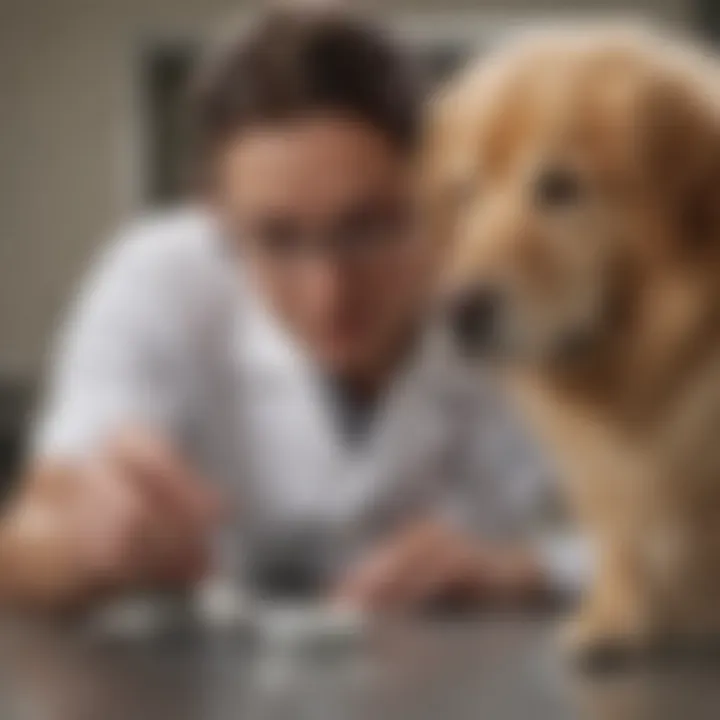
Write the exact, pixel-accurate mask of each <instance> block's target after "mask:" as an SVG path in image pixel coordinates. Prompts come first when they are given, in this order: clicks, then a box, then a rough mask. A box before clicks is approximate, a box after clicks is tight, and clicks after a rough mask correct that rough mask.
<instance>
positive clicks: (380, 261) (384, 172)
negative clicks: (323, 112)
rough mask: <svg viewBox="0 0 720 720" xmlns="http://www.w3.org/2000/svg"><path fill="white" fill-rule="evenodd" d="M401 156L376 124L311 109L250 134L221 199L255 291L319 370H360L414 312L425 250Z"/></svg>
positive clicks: (229, 164)
mask: <svg viewBox="0 0 720 720" xmlns="http://www.w3.org/2000/svg"><path fill="white" fill-rule="evenodd" d="M409 171H410V167H409V162H408V159H407V157H406V156H405V155H404V154H403V153H402V152H400V151H398V150H397V149H396V148H394V147H393V146H392V145H391V143H390V142H389V141H388V140H387V139H386V138H385V136H384V135H383V134H382V133H380V132H378V131H377V130H375V129H374V128H372V127H370V126H368V125H366V124H363V123H360V122H354V121H351V120H348V119H343V118H334V117H326V116H319V117H313V118H308V119H304V120H296V121H289V122H287V123H278V124H276V125H271V126H266V127H258V128H256V129H250V130H247V131H245V132H244V133H242V134H240V135H239V136H238V137H237V139H235V140H234V141H233V142H232V143H230V144H229V146H228V147H227V149H226V151H225V152H224V154H223V158H222V159H221V167H220V180H219V184H218V188H219V189H218V202H219V207H220V212H221V215H222V217H223V219H224V221H225V223H226V225H227V226H228V227H229V228H230V229H231V232H232V235H233V237H234V240H235V243H236V248H237V249H238V251H239V252H240V253H241V254H242V256H243V262H244V263H245V266H246V267H247V268H248V269H249V271H250V276H251V278H252V280H253V281H254V282H255V283H256V285H257V287H258V289H259V291H260V293H261V296H262V297H263V299H264V300H265V301H266V302H267V304H268V305H269V306H270V308H271V309H272V310H273V312H274V313H275V314H276V316H277V317H278V318H279V319H280V321H281V322H282V323H283V325H284V326H285V327H286V328H287V329H288V330H289V331H290V332H291V333H292V335H293V336H294V337H295V338H296V339H298V340H299V341H300V342H301V343H302V344H303V345H304V346H305V347H306V349H308V350H309V352H310V354H311V355H312V356H313V357H314V359H315V360H317V361H318V362H319V363H320V364H321V365H322V366H323V367H324V368H325V369H326V370H327V371H329V372H332V373H337V374H341V375H352V374H355V373H365V372H368V371H372V369H373V368H374V367H375V366H376V365H379V364H382V363H383V362H386V361H387V359H388V354H389V353H392V352H394V348H395V347H396V346H397V345H398V343H399V342H400V341H401V339H402V337H403V335H404V334H405V333H406V332H407V330H408V329H409V328H410V327H411V325H412V323H413V322H414V320H415V318H416V317H417V315H418V310H419V309H420V306H421V303H422V299H423V295H424V290H425V277H426V274H427V273H426V271H427V268H428V264H429V263H428V259H429V258H428V257H427V253H426V252H425V250H424V248H423V247H422V245H421V243H420V241H419V238H418V237H416V236H415V233H414V232H413V227H412V224H413V223H412V217H411V215H412V213H411V200H410V182H409V179H410V173H409Z"/></svg>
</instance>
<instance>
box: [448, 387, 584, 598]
mask: <svg viewBox="0 0 720 720" xmlns="http://www.w3.org/2000/svg"><path fill="white" fill-rule="evenodd" d="M460 422H461V425H462V430H461V432H460V433H459V437H461V438H462V440H461V442H462V444H463V445H464V447H463V448H462V449H461V451H460V453H459V457H461V458H462V464H463V467H462V468H461V469H459V471H460V472H459V474H460V476H461V479H460V480H459V482H460V484H461V486H462V487H463V488H464V491H462V492H460V493H458V498H460V499H461V507H460V508H458V515H459V516H460V518H461V521H462V522H464V523H467V524H468V525H469V526H470V527H471V528H473V529H474V530H476V531H477V532H478V533H479V534H480V535H484V534H486V533H488V534H491V535H493V536H495V537H500V538H505V539H506V540H508V541H509V542H514V543H516V542H524V543H527V544H528V545H530V546H531V547H533V548H534V549H535V551H536V553H537V557H538V559H539V562H540V563H541V565H542V566H543V568H544V570H545V573H546V575H547V577H548V578H549V579H550V583H551V585H552V586H553V587H554V589H556V590H557V591H558V592H559V593H561V594H563V595H575V594H577V593H579V592H581V591H582V589H583V588H584V587H585V586H586V585H587V583H588V582H589V579H590V576H591V574H592V566H593V561H592V556H591V552H590V548H589V546H588V544H587V542H586V541H585V540H584V539H583V538H582V537H581V535H580V534H579V532H578V531H577V530H576V529H574V528H573V527H572V525H571V524H570V522H569V520H568V518H567V516H566V514H565V513H564V511H563V508H562V503H561V498H560V496H559V492H558V491H559V488H558V483H557V482H556V480H557V477H556V472H555V469H554V467H553V465H552V462H551V461H550V459H549V457H548V455H547V453H545V452H544V451H543V449H542V447H541V446H540V444H539V443H538V442H537V441H536V440H535V439H534V437H533V436H532V434H531V432H530V431H529V429H528V427H527V426H526V424H525V423H524V422H523V421H522V419H521V418H520V417H519V416H518V414H517V413H516V412H515V411H514V409H513V408H512V407H511V406H510V405H509V404H508V403H507V402H506V401H505V400H504V399H503V397H502V395H501V394H500V393H499V392H498V391H495V390H488V389H485V390H482V391H481V392H480V394H479V395H478V397H477V398H476V402H475V403H474V404H473V405H472V407H471V410H470V412H468V413H467V414H466V416H465V417H464V418H462V419H461V421H460Z"/></svg>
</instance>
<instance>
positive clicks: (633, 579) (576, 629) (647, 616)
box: [563, 544, 656, 667]
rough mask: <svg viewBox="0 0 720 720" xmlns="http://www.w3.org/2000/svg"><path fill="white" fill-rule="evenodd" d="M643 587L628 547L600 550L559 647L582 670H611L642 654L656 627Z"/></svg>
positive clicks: (620, 546)
mask: <svg viewBox="0 0 720 720" xmlns="http://www.w3.org/2000/svg"><path fill="white" fill-rule="evenodd" d="M655 620H656V618H655V612H654V610H653V603H652V602H651V598H650V597H649V595H648V584H647V582H646V578H644V576H643V574H642V571H641V569H640V565H639V563H638V562H636V558H635V557H634V555H633V553H632V551H631V550H630V549H629V548H628V546H627V545H624V546H622V545H619V544H614V545H613V547H612V549H609V548H607V547H606V548H605V553H604V557H603V558H602V560H601V563H600V567H599V569H598V573H597V577H596V582H595V583H594V586H593V588H592V589H591V591H590V592H589V594H588V596H587V598H586V599H585V601H584V603H583V604H582V606H581V608H580V611H579V613H578V614H577V615H576V617H575V618H573V619H572V620H571V621H570V622H569V623H568V625H567V626H566V628H565V632H564V636H563V644H564V647H565V649H566V650H567V651H568V652H569V654H570V656H571V657H572V658H573V659H574V660H577V661H578V662H580V663H581V664H583V665H589V666H591V667H596V666H602V667H605V666H614V665H616V664H623V663H625V662H627V661H633V660H634V659H635V658H637V657H638V656H639V655H641V654H643V653H645V652H646V651H647V650H648V649H649V648H650V647H651V644H652V641H653V639H654V635H655V630H656V627H655V625H656V623H655Z"/></svg>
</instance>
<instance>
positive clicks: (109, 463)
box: [0, 229, 213, 606]
mask: <svg viewBox="0 0 720 720" xmlns="http://www.w3.org/2000/svg"><path fill="white" fill-rule="evenodd" d="M163 242H164V240H163ZM167 247H170V245H169V244H167V245H163V244H162V242H161V243H158V242H156V238H155V237H153V236H152V232H151V233H150V236H148V231H147V230H146V229H141V230H139V231H134V232H131V233H129V234H126V235H125V236H123V237H121V238H120V239H119V240H118V241H117V242H116V243H115V245H114V246H113V247H112V248H111V249H110V251H109V252H107V253H106V254H105V256H104V258H103V259H102V262H101V263H100V264H99V266H97V267H96V268H95V270H94V272H93V273H92V274H91V277H90V278H89V281H88V282H87V283H86V285H85V287H84V289H83V290H82V292H81V293H80V294H79V296H78V300H77V302H76V307H75V309H74V311H73V312H72V313H71V315H70V319H69V322H68V323H67V324H66V327H65V331H64V333H63V334H62V335H61V338H60V343H59V347H58V351H57V353H56V355H55V356H54V358H53V367H52V373H51V379H50V387H49V395H48V399H47V402H46V404H45V408H44V411H43V413H42V415H41V418H40V422H39V424H38V427H37V431H36V433H35V437H34V438H33V443H32V449H31V456H30V459H29V470H28V472H27V473H26V475H25V477H23V478H22V480H21V483H20V487H19V490H18V492H17V494H16V496H15V497H14V498H12V499H11V502H10V503H9V505H8V506H7V508H6V510H5V512H4V514H3V516H2V520H1V521H0V600H5V601H16V602H24V603H32V604H39V605H45V606H57V605H64V604H67V603H72V602H76V601H82V600H87V599H90V598H92V597H93V596H94V595H95V594H98V593H105V592H112V591H115V590H119V589H121V588H122V587H129V586H135V585H144V584H162V583H165V582H179V581H187V580H189V579H191V577H192V576H193V575H194V574H195V573H197V572H199V571H200V569H201V568H202V565H203V564H204V563H205V562H206V560H207V557H206V548H205V540H206V535H207V530H208V527H207V523H208V520H207V518H208V516H209V514H211V513H210V511H209V506H210V505H212V504H213V495H212V491H211V489H210V488H208V486H207V484H205V483H203V482H202V480H201V479H199V478H197V477H196V476H195V475H194V474H193V473H192V471H191V470H190V469H189V465H188V464H187V463H186V462H185V461H184V460H183V459H182V457H181V456H182V453H181V450H180V448H179V447H177V445H176V443H175V441H174V438H175V430H176V428H177V426H178V425H179V421H181V420H182V413H183V412H184V409H183V404H184V403H185V402H186V397H185V393H186V392H187V389H188V388H189V387H191V384H192V383H191V380H192V378H190V377H189V376H188V374H187V372H186V366H185V363H186V362H187V360H188V358H187V354H188V348H187V347H185V346H184V345H183V339H184V337H185V334H184V328H183V325H182V323H183V322H184V320H185V316H186V314H187V313H186V312H185V309H184V308H183V301H184V300H185V299H186V297H185V296H184V295H183V294H182V292H180V291H181V290H183V287H184V286H186V285H187V282H186V281H185V278H182V277H181V276H179V275H180V274H179V273H178V270H177V267H175V266H174V265H173V263H174V262H175V260H176V258H174V256H173V255H172V253H170V254H168V252H167V250H166V248H167ZM128 428H133V430H132V431H128V430H127V429H128ZM140 428H142V430H141V429H140Z"/></svg>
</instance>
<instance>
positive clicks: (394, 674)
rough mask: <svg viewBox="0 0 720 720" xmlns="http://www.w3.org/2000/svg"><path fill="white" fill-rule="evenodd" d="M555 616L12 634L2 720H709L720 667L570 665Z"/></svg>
mask: <svg viewBox="0 0 720 720" xmlns="http://www.w3.org/2000/svg"><path fill="white" fill-rule="evenodd" d="M554 626H555V622H554V621H553V620H552V619H551V618H543V617H540V618H527V617H525V618H519V617H515V618H504V619H502V618H494V619H490V618H485V619H484V620H457V621H445V622H440V621H413V622H407V623H404V624H400V623H396V624H390V623H386V624H385V625H384V626H380V625H378V626H377V627H376V628H373V629H372V631H371V632H370V633H369V636H368V638H367V639H366V640H365V641H364V642H363V644H362V646H361V647H345V648H342V647H340V648H325V649H324V650H323V649H322V648H321V649H315V651H313V652H301V651H298V652H288V651H287V650H282V649H280V648H278V647H275V648H272V647H267V646H264V645H263V644H262V643H258V642H257V641H255V640H253V638H252V637H251V636H249V635H247V634H246V633H244V632H242V631H240V630H236V631H231V632H227V631H226V632H219V631H211V630H208V629H203V628H201V627H197V626H194V627H190V626H188V627H178V628H176V629H175V630H174V631H172V632H169V633H167V634H165V635H163V636H161V637H154V638H145V639H143V638H136V639H134V640H131V639H126V640H122V639H115V640H112V641H111V640H109V639H107V638H104V637H100V636H97V635H95V636H88V635H87V634H83V633H80V632H78V631H77V630H74V631H70V630H61V629H57V628H48V627H41V626H39V625H34V626H33V625H30V626H27V625H25V626H19V625H18V624H17V623H15V624H11V625H8V624H7V623H6V626H5V628H4V630H3V631H2V632H0V638H1V642H0V718H2V720H146V719H147V720H231V719H232V720H236V719H239V718H247V719H248V720H256V719H263V720H265V719H267V720H270V719H277V720H304V719H305V718H308V719H309V720H325V719H326V718H327V719H328V720H345V719H348V720H355V719H362V720H384V719H385V718H387V719H388V720H406V719H407V720H410V719H412V720H416V719H417V720H425V719H428V720H430V719H435V718H440V719H442V720H461V719H462V720H465V719H466V718H467V719H470V718H472V719H473V720H478V719H481V718H487V719H488V720H495V719H497V720H505V719H507V720H526V719H527V720H565V719H567V720H574V719H576V718H579V719H584V718H588V719H589V720H676V719H677V720H696V719H697V720H704V719H705V718H708V720H709V719H711V718H712V719H714V720H716V719H717V718H720V668H719V667H717V666H709V665H708V666H699V665H698V666H696V667H694V668H689V667H685V668H682V667H675V668H673V669H671V668H667V667H666V668H665V669H656V670H655V671H652V672H651V671H644V672H640V671H632V672H625V673H614V674H611V675H603V676H583V675H580V674H578V673H577V672H572V671H570V669H569V668H568V667H566V666H565V665H564V664H563V663H562V662H561V660H560V658H559V657H558V654H557V653H556V651H555V649H554V645H553V641H552V637H553V628H554Z"/></svg>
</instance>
